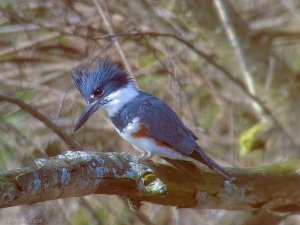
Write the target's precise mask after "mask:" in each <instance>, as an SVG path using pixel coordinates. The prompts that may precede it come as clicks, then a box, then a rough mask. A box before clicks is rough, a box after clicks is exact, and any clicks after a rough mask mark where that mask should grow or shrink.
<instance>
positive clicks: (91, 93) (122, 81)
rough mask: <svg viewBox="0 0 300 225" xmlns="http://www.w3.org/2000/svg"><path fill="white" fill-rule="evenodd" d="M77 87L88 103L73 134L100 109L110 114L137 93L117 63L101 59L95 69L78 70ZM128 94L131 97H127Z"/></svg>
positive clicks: (134, 86) (76, 76) (75, 82)
mask: <svg viewBox="0 0 300 225" xmlns="http://www.w3.org/2000/svg"><path fill="white" fill-rule="evenodd" d="M72 77H73V81H74V85H75V87H76V88H77V89H78V90H79V92H80V93H81V94H82V96H83V97H84V98H85V100H86V102H87V106H86V108H85V109H84V111H83V113H82V114H81V116H80V117H79V119H78V120H77V122H76V124H75V127H74V130H73V132H75V131H76V130H78V129H79V128H80V127H81V126H82V125H83V124H84V123H85V122H86V121H87V120H88V119H89V118H90V116H91V115H92V114H93V113H94V112H96V111H97V110H98V109H101V108H105V109H107V110H108V112H109V114H110V112H111V113H114V112H116V111H117V109H119V108H120V106H121V105H120V104H121V103H122V102H123V103H124V102H126V101H127V100H126V98H128V97H129V98H130V96H132V95H133V94H134V93H135V92H137V91H136V89H137V87H136V84H135V82H134V80H133V79H131V78H130V77H129V75H128V74H127V73H126V71H124V70H123V69H121V68H120V67H119V66H118V65H117V64H116V63H114V62H112V61H110V60H109V59H107V58H106V59H101V60H99V62H98V63H97V65H96V67H95V69H82V68H79V69H77V70H76V71H75V72H74V73H73V74H72ZM126 94H127V95H128V94H129V95H130V96H126Z"/></svg>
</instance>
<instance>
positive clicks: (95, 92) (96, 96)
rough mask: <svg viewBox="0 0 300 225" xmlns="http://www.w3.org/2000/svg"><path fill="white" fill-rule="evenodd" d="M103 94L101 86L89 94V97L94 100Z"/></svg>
mask: <svg viewBox="0 0 300 225" xmlns="http://www.w3.org/2000/svg"><path fill="white" fill-rule="evenodd" d="M102 94H103V90H102V89H101V88H97V89H96V90H95V91H94V93H93V94H92V95H91V97H90V99H91V101H94V100H96V99H97V98H99V97H100V96H101V95H102Z"/></svg>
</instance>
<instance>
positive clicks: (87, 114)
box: [73, 101, 100, 133]
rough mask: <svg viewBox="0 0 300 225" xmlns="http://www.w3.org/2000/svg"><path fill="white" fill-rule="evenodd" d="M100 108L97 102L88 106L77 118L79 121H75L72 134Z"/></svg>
mask: <svg viewBox="0 0 300 225" xmlns="http://www.w3.org/2000/svg"><path fill="white" fill-rule="evenodd" d="M99 106H100V102H99V101H95V102H93V103H91V104H89V105H88V106H87V107H86V108H85V109H84V111H83V113H82V114H81V116H80V117H79V119H78V120H77V122H76V124H75V127H74V129H73V133H74V132H75V131H77V130H78V129H79V128H80V127H81V126H82V125H83V124H85V122H86V121H87V120H88V119H89V118H90V117H91V115H93V113H94V112H96V111H97V109H98V108H99Z"/></svg>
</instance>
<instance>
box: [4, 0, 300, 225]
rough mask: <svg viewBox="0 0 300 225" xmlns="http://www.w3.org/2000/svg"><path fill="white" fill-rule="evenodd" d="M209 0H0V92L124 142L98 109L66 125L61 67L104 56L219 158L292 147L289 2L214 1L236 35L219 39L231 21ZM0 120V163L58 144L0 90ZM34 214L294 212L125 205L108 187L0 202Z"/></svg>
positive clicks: (121, 219)
mask: <svg viewBox="0 0 300 225" xmlns="http://www.w3.org/2000/svg"><path fill="white" fill-rule="evenodd" d="M213 2H217V1H205V0H200V1H199V0H197V1H196V0H185V1H178V0H170V1H151V0H143V1H97V0H94V1H92V0H91V1H70V0H64V1H58V0H49V1H38V0H26V1H23V0H13V1H8V0H2V1H0V66H1V72H0V94H4V95H8V96H14V97H17V98H19V99H21V100H22V101H24V102H26V103H28V104H30V105H32V106H34V108H35V109H37V110H39V111H40V112H42V113H43V114H44V115H46V116H47V117H48V118H49V119H50V120H51V121H53V122H54V123H55V124H56V125H57V126H58V127H59V128H60V129H62V130H64V131H65V132H67V133H69V134H70V135H71V136H72V137H73V138H74V139H75V140H76V141H77V142H78V143H79V144H80V145H81V146H83V147H84V148H87V149H91V150H92V149H97V150H99V151H130V152H135V151H134V150H132V147H130V146H129V145H128V144H127V143H126V142H125V141H123V140H121V138H120V137H119V136H118V135H117V134H116V132H115V131H114V129H113V126H112V124H111V122H110V121H109V119H108V117H107V116H106V115H105V113H104V112H101V113H98V115H95V116H93V117H92V118H91V119H90V120H89V122H88V123H87V124H86V125H85V126H84V127H83V128H82V129H81V130H80V131H79V132H78V133H76V134H71V132H72V129H73V124H74V122H75V120H76V118H77V117H78V116H79V114H80V112H81V111H82V109H83V107H84V105H85V102H84V100H83V98H81V96H79V93H78V91H77V90H75V88H74V87H73V85H72V81H71V72H72V71H73V70H74V69H75V68H77V67H78V66H86V65H90V64H93V63H95V62H97V60H98V59H99V58H100V57H105V56H109V57H111V58H112V59H114V60H115V61H117V62H118V63H120V64H123V65H124V66H125V67H126V68H127V69H129V68H128V67H130V69H131V70H132V74H133V76H134V77H135V78H136V79H137V82H138V84H139V86H140V88H141V89H143V90H146V91H148V92H150V93H153V94H155V95H156V96H158V97H160V98H162V99H164V100H165V101H166V102H167V103H168V104H169V105H170V106H171V107H172V108H173V109H174V110H175V111H176V112H177V113H178V114H179V115H180V116H181V117H182V118H183V120H184V121H185V122H186V123H187V124H188V125H189V127H191V129H192V130H193V131H195V133H196V134H197V135H198V136H199V139H200V144H201V145H202V146H204V148H206V149H207V152H208V153H209V154H210V155H211V156H212V157H213V158H214V159H216V160H217V161H218V162H220V163H221V164H222V165H225V166H234V167H247V166H258V165H262V164H270V163H272V162H276V161H279V160H282V159H287V158H298V157H299V145H300V139H299V132H300V120H299V115H300V101H299V99H300V98H299V95H300V75H299V70H300V51H299V49H300V48H299V47H300V45H299V44H300V43H299V37H300V28H299V24H300V23H299V22H300V2H299V1H297V0H281V1H279V0H278V1H273V0H262V1H259V0H252V1H250V0H239V1H224V2H223V1H221V2H223V3H224V4H225V6H226V7H225V8H223V10H224V12H227V16H228V18H229V19H230V20H231V24H232V26H233V28H234V29H233V30H234V31H235V35H236V37H237V40H238V42H237V44H238V45H234V44H233V42H232V40H230V39H229V38H228V37H229V36H228V30H229V31H230V23H229V24H228V23H226V21H224V20H222V18H221V16H220V11H218V9H217V7H216V5H215V4H214V3H213ZM99 7H100V10H99ZM101 12H102V14H101ZM116 43H117V44H116ZM118 44H119V47H118ZM239 51H240V52H242V53H243V54H241V55H239V54H238V52H239ZM122 53H123V54H124V55H125V57H123V58H122ZM243 61H244V62H245V65H246V67H243V66H242V64H243ZM247 72H248V73H249V74H250V81H251V82H252V88H254V89H255V91H254V92H253V91H251V85H250V86H249V82H248V83H247V78H246V77H245V74H247ZM251 82H250V83H251ZM249 93H250V94H249ZM253 99H254V100H253ZM256 105H258V107H256ZM0 120H1V123H0V149H1V151H0V165H1V168H2V169H13V168H17V167H19V166H24V165H26V164H28V163H30V162H32V161H33V160H34V159H36V158H38V157H44V156H45V155H48V156H53V155H56V154H58V153H59V151H58V149H63V150H64V151H66V150H68V147H67V146H66V145H65V144H64V142H63V141H62V140H61V139H60V138H58V136H57V135H56V134H55V133H54V132H53V131H51V130H49V129H48V128H46V127H45V125H44V124H42V123H41V122H40V121H38V120H37V119H35V118H33V117H32V115H30V114H28V113H26V112H24V111H23V110H20V109H19V108H18V107H17V106H16V105H13V104H10V103H8V102H5V101H1V102H0ZM156 160H159V159H156ZM34 218H38V219H41V221H42V223H44V224H68V223H69V224H141V223H143V224H220V223H222V224H232V223H233V221H234V224H255V221H256V220H257V221H263V219H265V218H267V219H268V221H269V222H270V221H273V220H274V223H272V224H277V223H279V222H280V221H281V223H282V224H291V223H293V222H294V223H295V224H296V223H297V222H299V218H297V217H296V216H289V217H281V216H278V215H263V216H261V215H260V214H254V215H252V214H250V213H243V212H228V211H221V210H218V211H216V210H193V209H178V210H176V209H174V208H172V207H164V206H157V205H152V204H145V205H144V206H143V207H142V208H141V212H140V213H137V214H136V213H133V212H131V211H130V210H129V208H128V206H127V203H126V201H125V200H122V199H120V198H117V197H111V196H89V197H84V198H81V199H67V200H59V201H51V202H46V203H40V204H36V205H33V206H26V207H14V208H11V209H5V210H2V211H1V212H0V220H1V221H4V222H5V221H6V222H9V221H11V220H16V219H18V220H32V219H34ZM256 224H259V223H258V222H257V223H256Z"/></svg>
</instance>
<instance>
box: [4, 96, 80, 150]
mask: <svg viewBox="0 0 300 225" xmlns="http://www.w3.org/2000/svg"><path fill="white" fill-rule="evenodd" d="M1 101H5V102H9V103H12V104H15V105H17V106H19V107H20V108H21V109H23V110H24V111H25V112H27V113H29V114H31V115H32V116H33V117H34V118H36V119H38V120H40V121H41V122H42V123H43V124H45V126H46V127H48V128H49V129H51V130H53V132H55V133H56V134H57V136H58V137H60V138H61V139H62V140H63V141H64V142H65V143H66V145H68V146H69V147H70V148H71V149H79V148H80V145H79V144H78V143H76V142H75V141H74V140H73V139H72V138H71V137H70V136H69V135H68V134H66V133H65V132H64V131H63V130H61V129H60V128H58V127H57V126H56V125H55V124H54V123H53V122H51V120H49V119H48V118H47V117H46V116H45V115H43V114H42V113H40V112H39V111H38V110H36V109H35V108H34V107H32V106H30V105H28V104H26V103H25V102H23V101H21V100H20V99H18V98H14V97H9V96H6V95H1V94H0V102H1Z"/></svg>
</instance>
